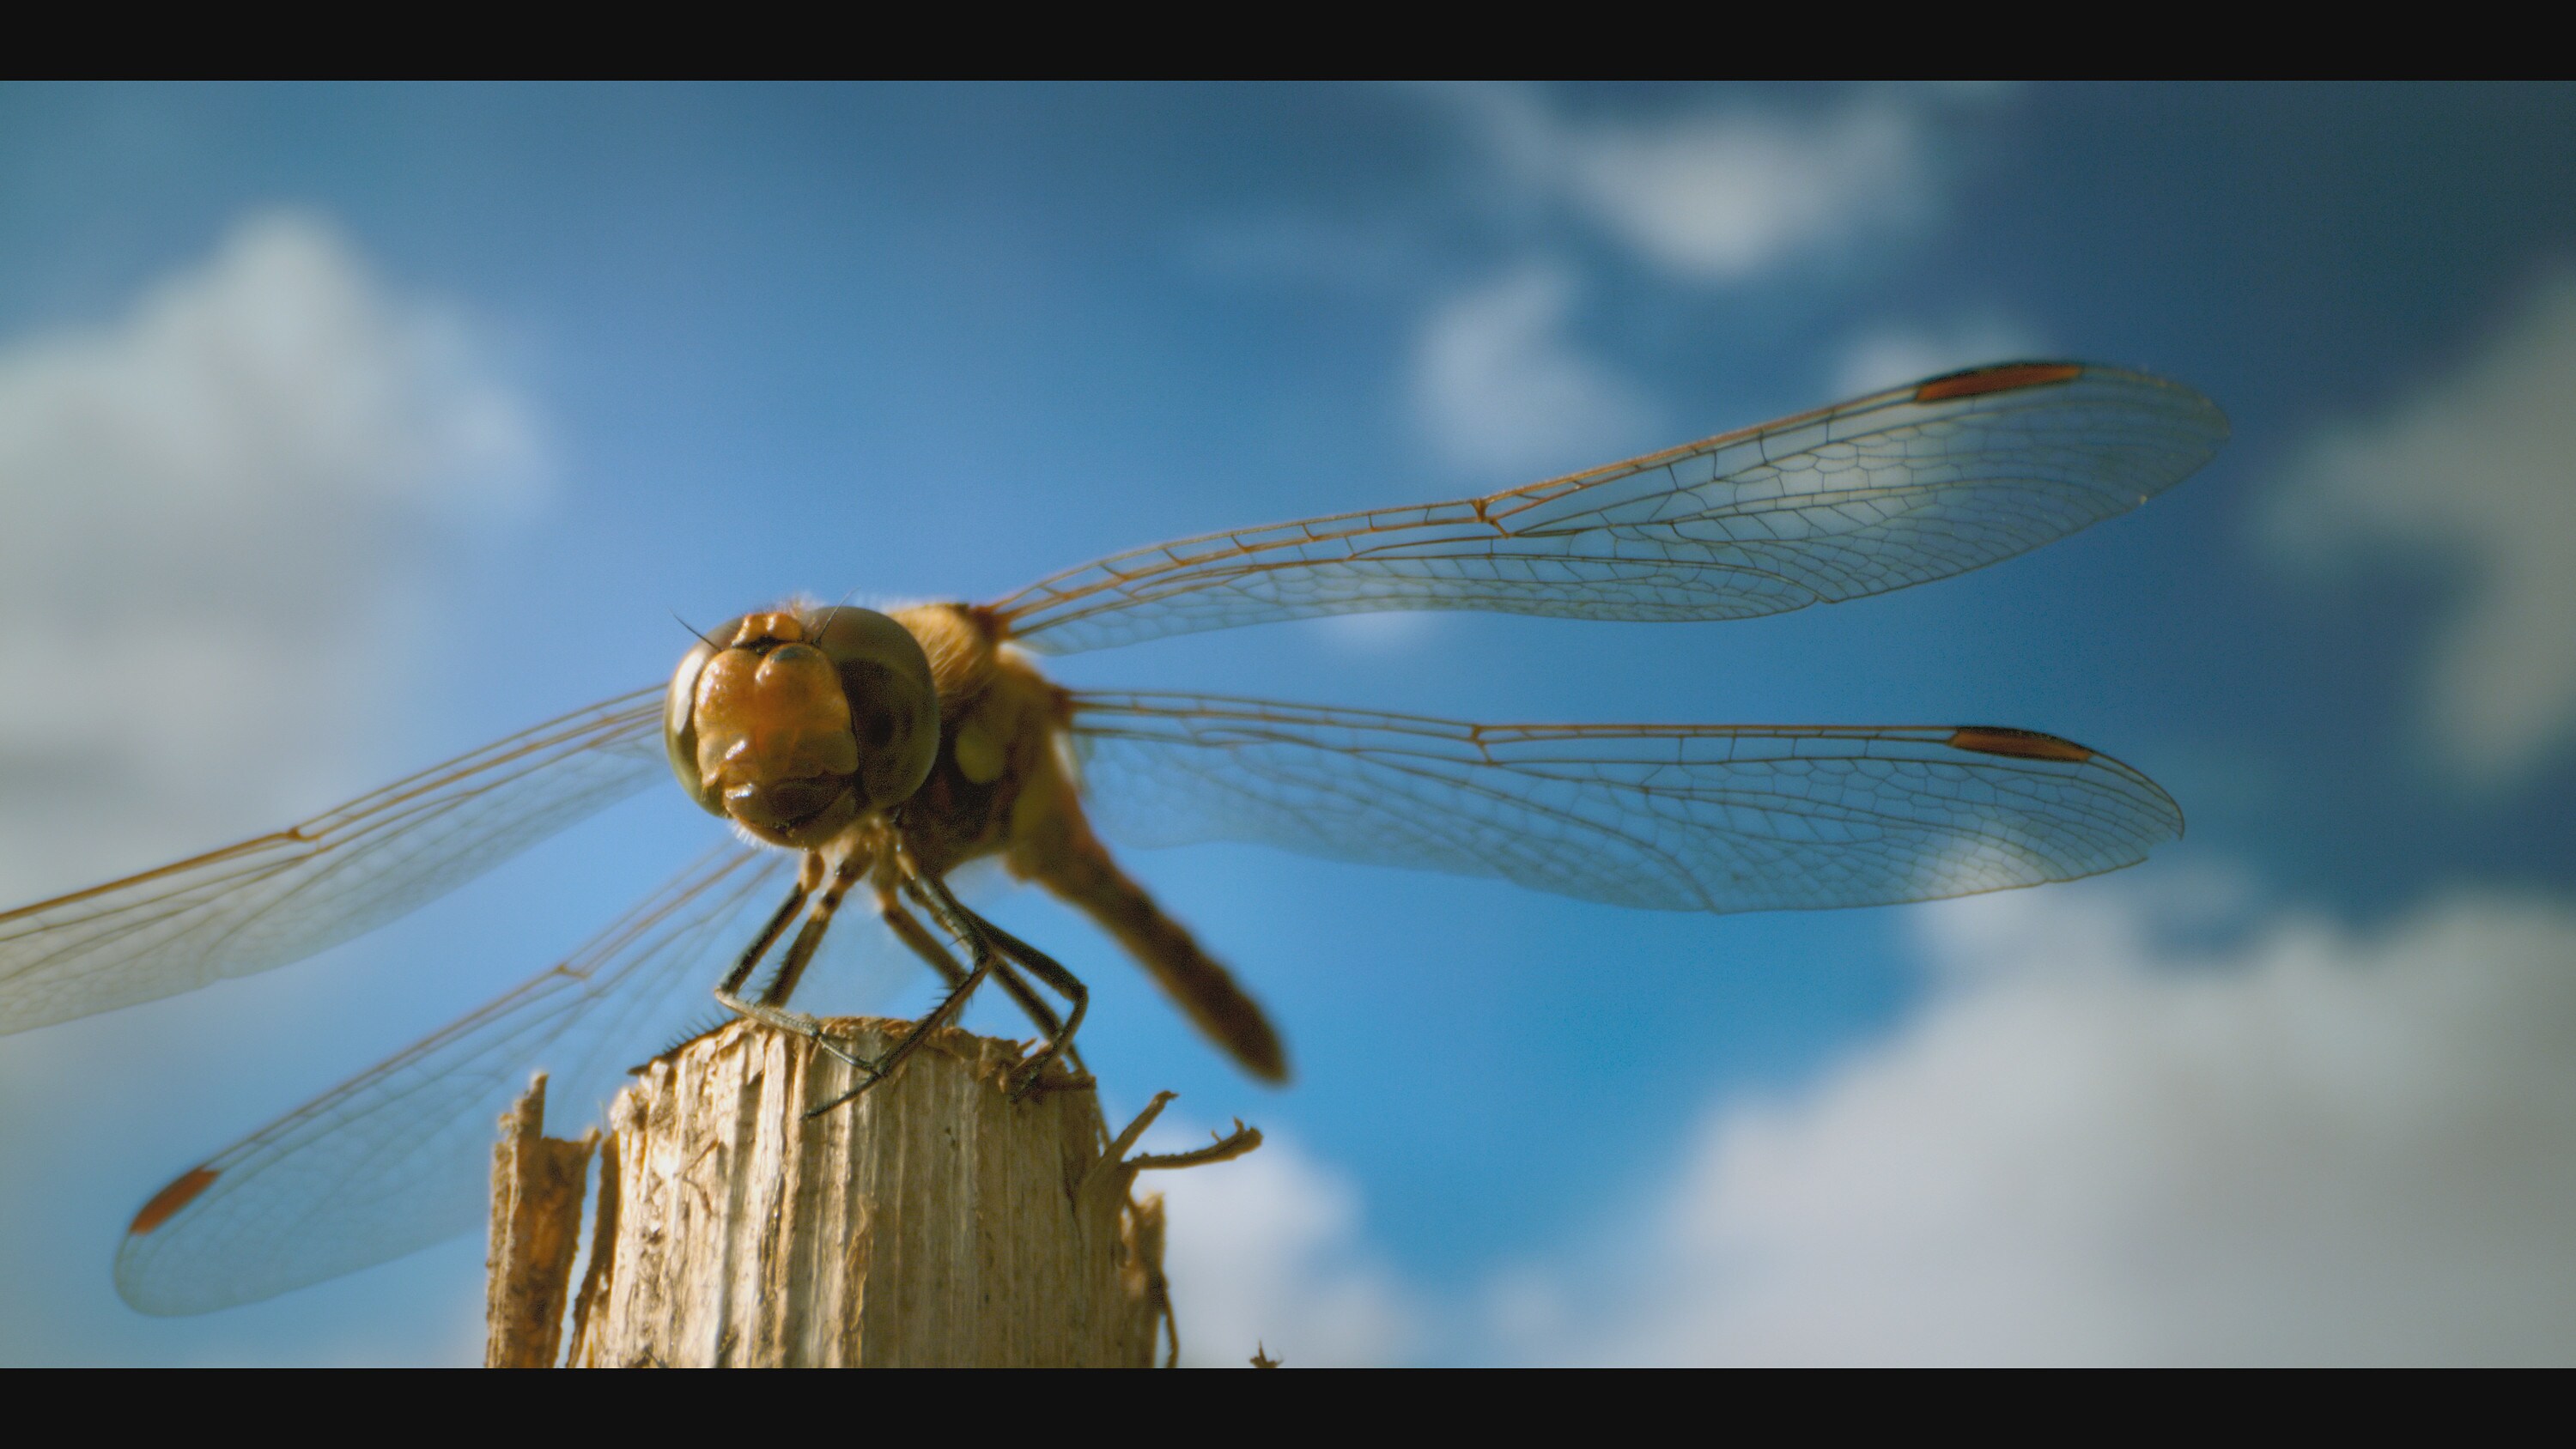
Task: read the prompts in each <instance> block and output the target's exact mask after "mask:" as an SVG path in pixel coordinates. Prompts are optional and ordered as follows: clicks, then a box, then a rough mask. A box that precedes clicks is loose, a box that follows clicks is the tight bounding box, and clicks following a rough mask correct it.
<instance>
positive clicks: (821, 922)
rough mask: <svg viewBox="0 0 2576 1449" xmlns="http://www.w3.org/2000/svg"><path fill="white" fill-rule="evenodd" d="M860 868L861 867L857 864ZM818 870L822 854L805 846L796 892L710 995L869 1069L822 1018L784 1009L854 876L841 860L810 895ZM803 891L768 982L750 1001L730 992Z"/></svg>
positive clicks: (741, 1013) (763, 952)
mask: <svg viewBox="0 0 2576 1449" xmlns="http://www.w3.org/2000/svg"><path fill="white" fill-rule="evenodd" d="M860 868H861V869H863V867H860ZM822 876H823V857H822V856H821V855H819V854H814V853H811V852H809V853H808V854H807V855H806V857H805V860H804V863H803V864H802V865H801V866H799V867H798V868H797V873H796V893H795V894H794V895H792V896H790V897H789V898H788V900H787V903H786V904H785V905H783V906H781V907H779V908H778V913H777V914H776V915H774V916H772V917H770V918H769V924H768V925H767V926H765V927H763V928H762V930H761V933H760V935H759V936H758V937H756V938H755V939H754V940H753V941H752V943H751V947H750V949H748V950H746V951H744V952H743V954H742V959H741V960H740V961H738V962H736V963H735V964H734V968H733V970H732V971H731V972H729V973H727V975H726V976H725V979H724V981H723V983H722V984H721V985H719V986H717V987H716V1000H717V1001H718V1002H720V1003H722V1004H723V1006H724V1007H725V1009H726V1010H728V1011H731V1012H732V1013H734V1014H735V1015H736V1016H742V1017H747V1018H749V1019H751V1020H753V1021H756V1022H759V1023H761V1024H762V1025H763V1026H767V1027H771V1028H773V1029H775V1030H778V1031H784V1032H789V1033H792V1034H793V1035H796V1036H801V1037H804V1038H805V1039H807V1040H808V1041H811V1042H813V1043H814V1044H815V1045H817V1046H819V1047H821V1048H822V1049H823V1050H824V1051H826V1052H828V1053H830V1054H831V1055H832V1056H834V1057H837V1058H838V1059H840V1060H841V1061H842V1062H843V1063H845V1064H847V1065H848V1066H850V1067H851V1068H852V1069H854V1070H857V1071H863V1072H871V1073H873V1072H876V1071H877V1067H876V1065H875V1064H874V1063H871V1062H865V1061H861V1060H860V1059H859V1058H857V1057H854V1056H852V1055H850V1054H849V1053H848V1052H846V1051H843V1050H842V1049H841V1048H840V1046H839V1045H838V1044H836V1043H835V1042H834V1041H833V1040H832V1037H831V1034H830V1033H828V1032H826V1031H824V1030H823V1024H822V1023H821V1022H820V1021H817V1020H815V1019H814V1018H813V1017H811V1016H808V1015H806V1014H805V1013H804V1012H801V1011H789V1010H788V1009H787V1007H786V1001H787V993H788V992H790V991H793V990H795V989H796V978H797V977H799V976H801V975H803V974H804V972H805V966H806V963H807V962H809V961H811V960H813V959H814V948H815V947H817V946H819V945H821V944H822V941H823V932H824V931H825V930H826V929H828V928H829V927H830V926H831V923H832V912H833V910H834V908H836V907H838V906H839V905H840V903H841V897H842V896H843V895H845V894H847V893H848V892H849V889H850V883H851V882H852V881H854V880H856V879H857V878H858V876H857V873H856V870H854V867H853V862H852V861H850V860H844V861H843V862H842V863H841V866H840V868H839V869H838V870H835V871H834V872H833V873H832V880H831V884H830V885H829V886H828V887H826V888H825V889H824V891H823V893H822V894H821V895H820V896H816V895H815V893H814V888H815V887H816V886H817V885H820V884H822ZM809 897H811V898H813V911H812V913H811V914H810V915H809V916H808V917H807V918H806V921H805V926H804V929H802V930H800V931H798V932H797V933H796V939H795V941H794V942H793V943H792V944H790V945H789V946H788V948H787V959H786V960H784V961H782V962H780V963H779V967H778V975H777V976H776V977H774V978H772V979H771V981H770V983H769V985H768V987H767V988H766V989H764V990H763V991H762V992H761V993H760V998H759V999H758V1000H756V1001H750V1000H745V999H744V998H743V997H741V996H739V995H737V994H736V993H737V992H739V991H741V989H742V984H743V983H744V982H745V981H747V980H749V979H750V977H751V973H752V970H753V968H755V967H757V966H758V965H759V964H760V958H761V957H762V956H764V955H766V954H768V952H769V948H770V947H771V946H772V945H774V944H776V942H777V940H778V937H779V934H780V933H781V932H783V931H785V930H786V929H787V923H788V922H789V921H791V920H793V919H795V915H796V911H797V908H798V907H800V906H802V905H804V904H805V902H806V900H807V899H808V898H809Z"/></svg>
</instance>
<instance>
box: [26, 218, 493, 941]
mask: <svg viewBox="0 0 2576 1449" xmlns="http://www.w3.org/2000/svg"><path fill="white" fill-rule="evenodd" d="M543 473H544V459H543V454H542V449H541V447H540V445H539V438H538V432H537V429H536V427H535V425H534V423H533V421H532V419H531V416H530V414H529V412H528V410H527V408H526V407H525V406H524V405H523V404H522V403H521V402H520V401H519V399H518V398H517V397H516V396H515V395H513V394H512V393H511V392H510V391H509V390H508V389H507V388H505V387H503V386H502V385H501V384H499V383H498V382H496V381H494V380H493V378H492V376H491V375H490V374H489V371H488V369H487V366H486V364H485V362H484V360H483V357H482V355H481V352H480V351H479V350H478V348H477V347H476V345H475V343H474V340H473V337H472V335H471V331H470V329H469V328H468V326H467V325H466V324H465V323H464V322H463V320H462V319H461V318H460V317H459V316H458V315H457V314H456V313H454V312H453V311H451V310H448V309H444V308H440V307H437V306H433V305H430V304H426V303H422V302H419V301H415V300H412V299H408V298H404V297H401V296H398V295H395V294H393V293H391V292H389V291H388V290H387V289H386V288H385V286H384V285H383V284H382V283H381V282H380V281H379V280H378V279H376V278H375V277H374V276H373V275H372V274H371V273H370V271H369V270H368V268H367V267H366V265H365V264H364V263H363V261H362V260H361V259H360V258H359V257H358V256H357V255H356V254H355V253H354V252H353V251H352V249H351V248H350V246H349V244H348V243H347V242H346V241H345V240H344V239H343V238H342V237H341V236H340V235H339V234H338V233H337V232H335V231H334V230H332V229H331V228H330V227H328V226H327V225H324V224H322V223H321V222H319V221H316V220H314V219H312V218H309V217H304V216H299V215H292V214H278V215H270V216H265V217H259V218H254V219H251V220H249V221H247V222H245V223H244V224H242V225H241V226H240V227H238V228H237V229H236V230H234V231H233V232H232V234H231V235H230V236H228V237H227V238H226V239H225V240H224V241H223V242H222V244H221V245H220V246H219V247H218V248H217V249H216V251H215V253H214V255H213V256H211V257H210V258H208V259H207V260H205V261H204V262H202V263H199V264H197V265H194V266H191V267H189V268H187V269H185V270H183V271H181V272H179V273H177V274H175V275H173V276H170V277H168V278H166V279H165V280H163V281H161V282H160V283H158V284H157V285H155V286H153V287H151V288H150V289H148V290H147V291H146V292H145V293H144V294H143V295H141V296H140V297H139V298H138V299H137V300H136V301H135V303H134V304H133V306H132V307H131V309H130V310H129V311H127V312H126V314H125V315H123V316H122V317H119V318H117V319H115V320H113V321H108V322H103V323H100V324H97V325H94V326H90V327H86V328H83V329H80V330H77V331H71V332H66V333H59V334H56V335H51V336H42V337H26V338H19V339H14V340H11V341H8V342H7V343H5V344H0V502H5V505H6V509H7V513H8V517H9V520H10V524H9V527H8V528H7V529H6V530H5V531H0V617H5V618H6V619H7V620H8V621H9V628H8V630H7V632H6V633H5V635H0V675H5V676H6V677H7V678H8V679H9V680H10V681H11V687H10V688H9V689H8V690H6V691H0V790H5V792H6V793H5V795H0V897H6V898H8V902H9V903H11V904H14V903H15V902H16V901H17V900H21V899H26V898H29V897H31V896H33V895H35V894H38V893H40V892H41V891H43V890H46V889H51V888H62V887H69V886H77V885H80V884H84V883H86V881H87V879H88V878H90V877H93V876H95V875H98V874H101V873H104V872H107V871H110V870H116V869H122V868H133V867H137V866H142V865H147V864H151V863H153V861H154V859H155V858H156V857H159V856H162V855H165V854H167V853H169V852H173V851H178V850H184V849H188V848H204V847H206V846H209V845H213V844H217V843H220V842H219V841H218V840H216V839H214V838H211V837H210V835H209V832H210V831H238V830H241V829H244V828H247V827H251V826H257V825H266V824H271V823H274V820H273V819H272V818H271V817H273V815H274V814H275V812H276V811H277V810H278V809H279V808H280V802H283V801H293V802H295V803H296V804H297V805H302V806H309V805H315V804H320V803H324V802H325V801H326V800H327V798H328V795H329V794H330V793H332V792H337V791H339V790H343V789H347V788H351V787H352V786H357V785H363V784H365V783H368V781H367V780H366V779H365V778H364V777H365V775H367V774H369V773H372V772H373V771H374V770H375V769H377V768H379V767H380V766H381V763H382V762H381V761H380V760H377V759H375V758H373V751H372V749H371V748H370V746H369V744H368V739H369V737H370V732H371V731H373V730H375V729H377V728H380V727H381V720H382V714H381V710H382V708H383V707H384V706H385V705H386V704H388V703H389V702H390V700H391V699H392V698H393V697H394V691H395V688H396V685H397V683H398V672H399V670H400V668H401V666H402V664H403V662H404V659H405V654H406V647H407V644H408V640H409V636H410V634H411V633H412V632H413V631H414V630H415V629H416V627H417V626H418V623H419V618H418V616H419V614H420V612H421V611H422V609H423V608H424V607H425V606H424V604H423V602H422V600H421V598H420V594H421V591H422V589H423V587H424V585H423V576H424V572H425V570H424V568H423V565H424V563H425V561H426V558H427V555H428V551H429V547H430V543H431V541H432V540H433V539H434V537H435V536H436V535H437V534H438V533H439V532H440V531H441V529H442V527H453V526H454V525H457V524H460V523H462V524H469V525H470V524H473V523H475V522H478V521H486V520H490V519H492V518H493V517H495V516H496V515H499V514H506V513H507V512H509V511H511V510H513V509H515V508H517V507H520V506H522V505H524V504H525V502H526V501H527V500H528V499H529V498H530V497H532V496H533V494H534V493H535V492H536V490H537V489H538V487H539V485H540V482H541V479H542V475H543Z"/></svg>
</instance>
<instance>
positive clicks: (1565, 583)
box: [992, 363, 2227, 654]
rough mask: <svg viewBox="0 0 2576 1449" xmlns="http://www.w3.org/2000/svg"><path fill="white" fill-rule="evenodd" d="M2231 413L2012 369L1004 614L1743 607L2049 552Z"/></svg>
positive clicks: (1148, 628)
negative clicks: (2044, 547)
mask: <svg viewBox="0 0 2576 1449" xmlns="http://www.w3.org/2000/svg"><path fill="white" fill-rule="evenodd" d="M2226 438H2227V419H2226V417H2225V415H2223V414H2222V413H2220V412H2219V410H2218V408H2217V407H2216V406H2215V405H2214V404H2212V403H2211V402H2210V401H2209V400H2208V399H2207V398H2205V397H2202V396H2201V395H2200V394H2198V393H2196V392H2193V391H2192V390H2191V389H2189V388H2186V387H2182V386H2180V385H2178V384H2175V383H2171V382H2166V381H2164V380H2162V379H2160V378H2154V377H2148V376H2145V375H2143V374H2140V373H2134V372H2123V371H2121V370H2119V369H2117V368H2108V367H2098V366H2091V365H2086V364H2078V363H2013V364H2007V365H2004V366H2001V367H1992V368H1981V369H1977V370H1975V371H1972V372H1967V373H1954V374H1951V375H1949V376H1947V377H1940V378H1933V379H1931V380H1929V381H1926V382H1922V383H1918V384H1915V385H1914V386H1911V387H1904V388H1896V389H1892V390H1890V391H1887V392H1883V393H1878V394H1875V395H1873V396H1870V397H1865V398H1860V399H1857V400H1855V401H1852V402H1848V403H1844V404H1842V405H1841V406H1839V407H1832V408H1825V409H1822V410H1819V411H1816V412H1812V413H1803V414H1800V415H1798V416H1796V417H1792V418H1784V419H1782V420H1781V421H1779V422H1776V423H1770V424H1767V425H1765V426H1762V427H1758V428H1748V429H1745V430H1743V431H1740V432H1734V433H1725V434H1721V435H1719V436H1717V437H1714V438H1710V439H1707V440H1706V441H1703V442H1698V443H1692V444H1689V445H1687V446H1684V447H1680V448H1674V449H1671V450H1669V451H1666V452H1662V453H1654V454H1649V455H1648V456H1646V457H1642V458H1635V459H1631V460H1629V461H1628V462H1625V463H1617V464H1613V465H1611V466H1609V467H1606V468H1598V469H1594V470H1592V471H1591V472H1588V473H1577V474H1574V475H1572V476H1570V477H1566V478H1559V479H1556V480H1554V481H1551V482H1546V483H1534V484H1531V485H1529V486H1527V487H1524V488H1517V489H1513V490H1511V491H1510V492H1506V493H1497V494H1494V495H1492V496H1491V497H1487V498H1471V499H1461V500H1458V501H1455V502H1450V503H1434V504H1429V505H1425V506H1421V507H1414V508H1398V509H1384V510H1378V511H1373V512H1367V513H1345V514H1336V515H1332V516H1330V517H1324V518H1312V519H1307V520H1305V521H1304V522H1301V523H1289V524H1281V525H1278V526H1276V527H1271V528H1261V529H1251V530H1246V531H1244V532H1240V533H1222V534H1211V535H1208V536H1206V537H1203V538H1192V539H1183V540H1180V541H1178V542H1175V543H1168V544H1163V545H1160V546H1158V547H1154V548H1147V549H1139V550H1136V551H1135V552H1133V553H1126V554H1120V555H1118V556H1116V557H1114V558H1108V559H1103V560H1101V561H1099V562H1097V563H1093V564H1089V565H1086V566H1084V567H1082V568H1078V569H1074V570H1072V571H1070V572H1068V573H1063V574H1059V575H1057V576H1055V577H1054V578H1051V579H1047V580H1045V581H1043V582H1041V583H1037V584H1034V585H1031V586H1030V587H1028V588H1026V589H1023V590H1021V591H1020V592H1019V593H1017V594H1014V595H1012V596H1011V597H1009V598H1007V599H1004V600H1002V601H1000V602H999V603H997V604H995V605H993V606H992V608H993V612H994V614H995V615H996V616H997V617H998V618H999V620H1000V621H1001V622H1002V623H1003V625H1004V626H1005V627H1006V628H1007V629H1008V630H1009V631H1010V632H1011V634H1012V635H1013V636H1014V637H1016V638H1018V639H1019V640H1021V641H1022V642H1023V643H1025V644H1026V645H1027V646H1028V647H1029V648H1031V649H1034V650H1037V651H1039V652H1041V653H1050V654H1060V653H1070V652H1072V651H1075V650H1079V649H1095V648H1100V647H1103V646H1105V645H1112V644H1126V643H1132V642H1134V641H1137V640H1140V639H1150V638H1156V637H1159V636H1162V635H1166V634H1180V633H1188V632H1190V631H1193V630H1199V629H1217V628H1226V627H1230V626H1233V625H1237V624H1250V623H1257V622H1262V621H1266V620H1274V619H1292V618H1303V617H1307V616H1310V615H1317V614H1344V613H1366V612H1372V611H1376V610H1385V609H1482V610H1492V611H1496V612H1502V613H1515V614H1552V615H1560V616H1564V617H1569V618H1583V619H1643V620H1674V619H1736V618H1745V617H1748V616H1751V615H1756V614H1771V613H1778V612H1781V611H1783V610H1788V609H1797V608H1803V607H1805V606H1807V605H1809V604H1815V603H1824V602H1830V601H1834V600H1840V599H1850V598H1857V597H1860V596H1861V595H1864V594H1876V593H1883V592H1885V591H1887V590H1889V589H1897V588H1903V587H1904V586H1906V585H1908V584H1919V583H1922V582H1925V581H1926V580H1930V579H1937V578H1944V577H1947V576H1949V575H1951V574H1955V573H1961V572H1964V571H1965V570H1968V569H1973V568H1976V567H1978V566H1979V565H1982V564H1989V563H1993V562H1994V561H1996V560H1997V559H2003V558H2009V557H2011V556H2012V555H2014V554H2017V553H2020V552H2022V551H2023V550H2025V549H2030V548H2036V547H2038V546H2039V545H2041V544H2043V543H2047V542H2048V541H2050V540H2051V539H2055V538H2060V537H2063V536H2065V535H2066V534H2069V533H2073V532H2074V531H2075V530H2077V529H2079V528H2082V527H2084V526H2085V525H2087V524H2090V523H2094V522H2097V521H2099V520H2101V519H2104V518H2108V517H2110V516H2111V515H2113V514H2116V513H2123V512H2126V511H2128V510H2129V509H2131V508H2134V507H2136V506H2137V505H2138V504H2140V503H2143V502H2145V501H2146V500H2147V499H2148V498H2151V497H2153V496H2154V495H2155V494H2157V493H2159V492H2162V491H2163V490H2164V489H2166V488H2169V487H2171V486H2172V485H2173V484H2175V483H2177V482H2180V481H2181V480H2182V479H2183V478H2185V477H2187V476H2189V475H2190V474H2191V473H2192V472H2193V470H2195V469H2197V468H2199V467H2200V466H2201V465H2202V464H2203V463H2205V462H2207V461H2209V458H2210V456H2211V454H2213V453H2214V452H2216V451H2217V449H2218V446H2219V444H2221V443H2222V442H2224V441H2226Z"/></svg>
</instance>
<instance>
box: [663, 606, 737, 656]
mask: <svg viewBox="0 0 2576 1449" xmlns="http://www.w3.org/2000/svg"><path fill="white" fill-rule="evenodd" d="M671 619H672V621H673V622H674V623H676V624H678V625H679V626H680V627H681V628H683V629H686V630H688V631H689V632H690V633H691V634H694V635H696V636H697V639H698V642H699V643H701V644H704V645H705V646H707V647H708V648H710V649H722V648H723V647H724V646H723V645H721V644H719V643H717V642H716V641H714V640H713V639H710V638H708V637H707V636H706V633H705V632H704V631H703V630H701V629H699V628H698V626H697V625H695V624H692V623H690V622H689V621H688V620H686V619H683V618H681V617H680V611H679V610H677V609H673V610H672V611H671Z"/></svg>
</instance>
